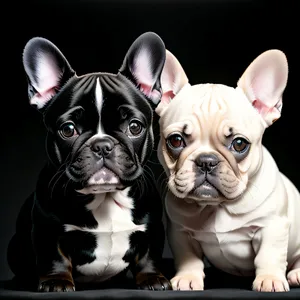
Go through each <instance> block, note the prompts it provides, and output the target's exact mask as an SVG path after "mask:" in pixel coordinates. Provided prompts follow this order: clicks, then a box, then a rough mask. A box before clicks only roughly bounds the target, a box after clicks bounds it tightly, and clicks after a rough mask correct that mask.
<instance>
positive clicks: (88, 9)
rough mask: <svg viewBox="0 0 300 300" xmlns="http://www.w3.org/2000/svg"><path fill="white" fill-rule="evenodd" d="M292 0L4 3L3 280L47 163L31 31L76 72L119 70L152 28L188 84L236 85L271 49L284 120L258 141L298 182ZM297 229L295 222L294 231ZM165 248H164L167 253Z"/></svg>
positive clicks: (298, 33) (296, 30)
mask: <svg viewBox="0 0 300 300" xmlns="http://www.w3.org/2000/svg"><path fill="white" fill-rule="evenodd" d="M297 2H298V1H297V0H294V1H291V0H290V1H289V0H285V1H277V0H273V1H271V0H270V1H265V0H255V1H254V0H252V1H251V0H239V1H234V0H219V1H217V0H206V1H204V0H194V1H190V0H181V1H179V0H177V1H176V0H164V1H159V0H153V1H150V0H147V1H146V0H139V1H138V0H136V1H127V0H123V1H121V0H119V1H115V0H107V1H101V0H81V1H80V0H40V1H37V0H36V1H34V0H30V1H26V0H25V1H19V0H18V1H9V2H7V3H5V5H4V2H2V3H1V12H2V14H1V21H0V22H1V24H0V25H1V73H2V76H1V78H2V80H1V100H0V101H1V106H0V113H1V117H0V123H1V124H0V125H1V127H0V130H1V135H0V158H1V159H0V165H1V169H0V174H1V180H0V191H1V194H0V195H1V201H0V230H1V232H0V279H8V278H9V277H10V276H11V275H12V274H11V272H10V270H9V268H8V266H7V263H6V247H7V244H8V241H9V239H10V237H11V235H12V234H13V232H14V226H15V220H16V217H17V213H18V210H19V209H20V207H21V204H22V203H23V201H24V200H25V198H26V197H27V196H28V195H29V194H30V193H31V191H32V190H33V189H34V186H35V182H36V179H37V176H38V172H39V170H40V169H41V167H42V166H43V164H44V162H45V159H46V153H45V149H44V138H45V137H44V135H45V130H44V127H43V122H42V119H41V115H40V114H39V113H38V112H37V111H35V110H34V109H33V108H31V107H30V105H29V104H28V98H27V82H26V78H25V73H24V71H23V66H22V51H23V48H24V46H25V44H26V42H27V41H28V40H29V39H30V38H32V37H34V36H42V37H45V38H47V39H49V40H51V41H52V42H53V43H54V44H56V45H57V46H58V47H59V49H60V50H61V51H62V52H63V53H64V55H65V56H66V58H67V59H68V60H69V62H70V63H71V65H72V67H73V68H74V69H75V70H76V72H77V74H78V75H81V74H84V73H89V72H94V71H105V72H117V70H118V68H119V67H120V66H121V63H122V60H123V57H124V55H125V53H126V51H127V50H128V48H129V46H130V45H131V43H132V42H133V41H134V40H135V39H136V38H137V37H138V36H139V35H140V34H142V33H144V32H146V31H154V32H156V33H157V34H159V35H160V36H161V38H162V39H163V40H164V42H165V45H166V47H167V48H168V49H169V50H170V51H171V52H172V53H173V54H174V55H175V56H176V57H177V58H178V59H179V61H180V62H181V64H182V66H183V67H184V69H185V71H186V73H187V75H188V77H189V79H190V82H191V84H196V83H204V82H214V83H223V84H227V85H231V86H235V85H236V82H237V80H238V78H239V77H240V76H241V75H242V73H243V72H244V70H245V69H246V67H247V66H248V65H249V64H250V63H251V61H252V60H253V59H255V58H256V56H258V55H259V54H260V53H261V52H263V51H265V50H268V49H272V48H277V49H280V50H282V51H284V52H285V53H286V55H287V58H288V62H289V68H290V72H289V81H288V86H287V88H286V90H285V93H284V97H283V111H282V112H283V115H282V117H281V119H280V120H279V121H278V122H276V123H275V124H274V125H272V126H271V127H270V128H268V129H267V131H266V133H265V135H264V144H265V145H266V146H267V148H268V149H269V150H270V151H271V153H272V154H273V156H274V157H275V159H276V161H277V163H278V165H279V168H280V169H281V171H282V172H284V173H285V174H286V175H288V177H289V178H290V179H291V180H292V181H293V182H294V183H295V184H296V185H297V187H298V188H300V176H299V175H298V173H299V166H300V162H299V153H300V152H299V150H298V149H299V145H298V143H299V133H298V131H299V129H298V128H300V125H299V120H300V116H299V109H300V104H299V103H300V95H298V93H297V92H298V91H297V88H298V86H299V82H298V81H299V80H300V76H299V75H298V74H299V67H300V66H299V58H298V56H299V55H300V52H299V48H298V43H299V37H300V26H299V10H298V9H297V6H298V5H297V4H298V3H297ZM299 230H300V229H299ZM169 255H170V252H169V250H168V249H167V248H166V251H165V256H169Z"/></svg>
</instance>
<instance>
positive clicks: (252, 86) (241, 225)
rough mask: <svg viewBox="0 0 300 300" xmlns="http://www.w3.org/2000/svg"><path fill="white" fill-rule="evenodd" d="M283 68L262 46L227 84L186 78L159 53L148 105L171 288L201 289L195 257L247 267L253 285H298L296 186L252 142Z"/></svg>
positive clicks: (276, 95) (277, 109)
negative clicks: (155, 119)
mask: <svg viewBox="0 0 300 300" xmlns="http://www.w3.org/2000/svg"><path fill="white" fill-rule="evenodd" d="M287 77H288V64H287V60H286V56H285V54H284V53H283V52H281V51H279V50H269V51H266V52H264V53H262V54H261V55H259V56H258V57H257V58H256V59H255V60H254V61H253V62H252V63H251V64H250V66H249V67H248V68H247V69H246V70H245V72H244V73H243V75H242V76H241V78H240V79H239V81H238V83H237V87H236V88H233V87H229V86H226V85H222V84H197V85H191V84H190V83H189V81H188V78H187V76H186V74H185V73H184V70H183V69H182V67H181V65H180V63H179V62H178V61H177V59H176V58H175V57H174V56H173V55H172V54H171V53H170V52H168V53H167V58H166V64H165V67H164V71H163V74H162V87H163V97H162V100H161V103H160V104H159V105H158V107H157V109H156V111H157V113H158V114H159V116H160V121H159V124H160V142H159V149H158V156H159V161H160V162H161V164H162V165H163V167H164V169H165V173H166V174H167V177H168V184H167V186H168V191H167V194H166V198H165V206H166V212H167V216H168V221H169V224H168V239H169V243H170V246H171V249H172V251H173V254H174V258H175V263H176V268H177V273H176V275H175V276H174V278H172V280H171V283H172V286H173V289H175V290H202V289H203V288H204V287H203V278H204V271H203V270H204V264H203V257H204V256H205V257H207V258H208V260H209V262H210V263H212V265H214V266H215V267H217V268H219V269H221V270H223V271H225V272H228V273H231V274H234V275H241V276H243V275H244V276H248V275H249V276H255V280H254V282H253V290H256V291H278V292H279V291H288V290H289V285H291V286H298V285H299V284H300V232H299V228H300V218H299V213H300V196H299V192H298V190H297V189H296V187H295V186H294V185H293V184H292V183H291V181H290V180H289V179H288V178H287V177H285V175H283V174H282V173H281V172H280V171H279V169H278V167H277V165H276V162H275V161H274V159H273V158H272V156H271V154H270V153H269V152H268V150H267V149H266V148H265V147H264V146H263V145H262V137H263V134H264V131H265V129H266V128H267V127H268V126H270V125H271V124H272V123H273V122H274V121H276V120H277V119H278V118H279V117H280V115H281V109H282V95H283V92H284V89H285V87H286V84H287Z"/></svg>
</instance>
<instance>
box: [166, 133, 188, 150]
mask: <svg viewBox="0 0 300 300" xmlns="http://www.w3.org/2000/svg"><path fill="white" fill-rule="evenodd" d="M167 144H168V146H169V147H171V148H173V149H178V148H182V147H185V142H184V139H183V137H182V136H181V135H180V134H178V133H176V134H172V135H170V136H169V137H168V138H167Z"/></svg>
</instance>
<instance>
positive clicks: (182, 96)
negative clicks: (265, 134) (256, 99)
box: [161, 84, 261, 136]
mask: <svg viewBox="0 0 300 300" xmlns="http://www.w3.org/2000/svg"><path fill="white" fill-rule="evenodd" d="M260 123H261V120H260V118H259V114H258V113H257V112H256V111H255V109H254V108H253V107H252V105H251V104H250V102H249V101H248V99H247V98H246V96H245V95H244V94H243V93H242V92H241V91H240V90H237V89H234V88H232V87H228V86H225V85H220V84H199V85H195V86H191V87H190V88H188V89H185V90H182V93H181V92H180V93H179V94H178V95H177V96H176V97H175V98H174V99H173V101H171V103H170V104H169V107H168V109H167V110H166V113H165V114H164V116H163V118H162V122H161V125H162V129H163V133H164V136H167V135H168V134H169V133H170V132H174V131H176V130H178V131H179V132H184V133H186V134H188V135H190V134H192V133H193V131H194V130H195V128H197V130H199V128H200V131H201V133H202V134H204V133H205V132H209V133H210V134H211V133H212V132H213V130H220V129H221V128H222V130H223V131H224V132H223V133H224V134H225V135H227V134H229V133H227V132H226V131H231V133H234V132H233V131H235V132H239V133H242V134H243V132H244V131H249V128H252V129H253V130H255V129H254V128H256V127H257V126H258V127H261V125H260ZM245 134H246V132H245Z"/></svg>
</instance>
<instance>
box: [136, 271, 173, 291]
mask: <svg viewBox="0 0 300 300" xmlns="http://www.w3.org/2000/svg"><path fill="white" fill-rule="evenodd" d="M137 288H138V289H141V290H153V291H166V290H172V286H171V283H170V281H169V280H168V279H167V278H166V277H165V276H164V275H162V274H157V273H147V274H139V275H138V276H137Z"/></svg>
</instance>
